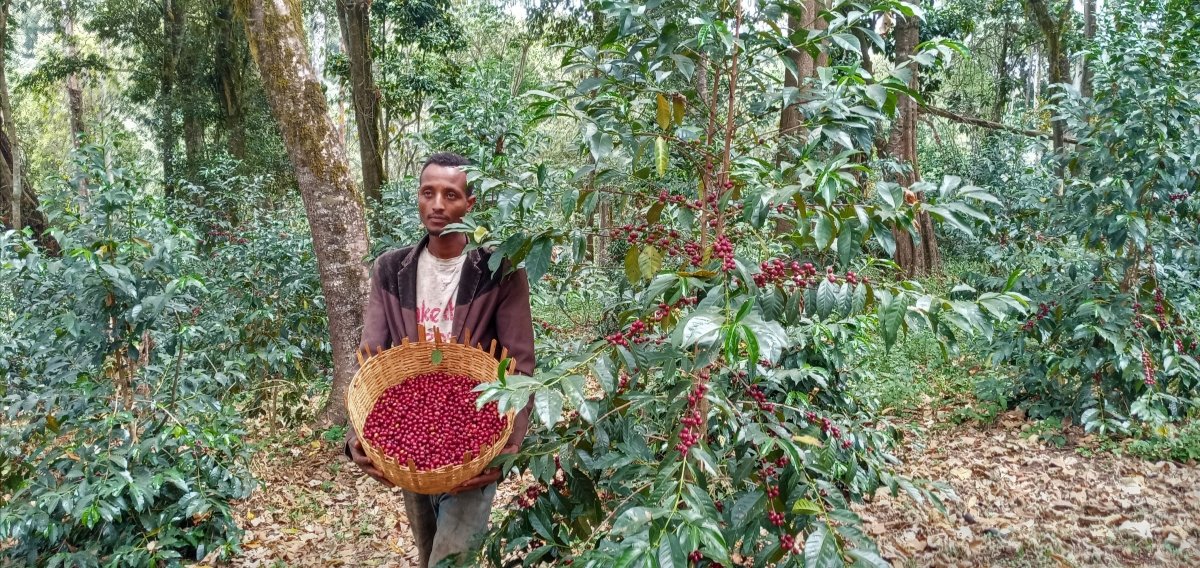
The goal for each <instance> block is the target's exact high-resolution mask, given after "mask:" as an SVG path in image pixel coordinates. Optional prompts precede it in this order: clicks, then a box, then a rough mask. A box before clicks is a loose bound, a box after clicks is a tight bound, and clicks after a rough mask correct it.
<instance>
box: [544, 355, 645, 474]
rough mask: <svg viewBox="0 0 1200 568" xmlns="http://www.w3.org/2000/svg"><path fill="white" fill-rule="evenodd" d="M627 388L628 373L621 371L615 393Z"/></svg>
mask: <svg viewBox="0 0 1200 568" xmlns="http://www.w3.org/2000/svg"><path fill="white" fill-rule="evenodd" d="M627 388H629V373H626V372H625V371H621V377H620V378H619V379H618V380H617V392H624V391H625V389H627ZM554 459H555V462H556V463H557V460H558V458H557V457H555V458H554Z"/></svg>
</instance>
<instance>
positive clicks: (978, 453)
mask: <svg viewBox="0 0 1200 568" xmlns="http://www.w3.org/2000/svg"><path fill="white" fill-rule="evenodd" d="M1023 424H1027V423H1026V422H1024V420H1023V419H1021V418H1020V417H1016V418H1013V417H1006V419H1005V420H1002V421H1001V423H1000V425H999V426H998V427H995V428H992V429H986V430H978V429H974V428H972V427H970V426H965V425H964V426H957V427H953V428H949V429H943V430H940V431H931V430H926V431H925V432H926V434H923V435H919V436H918V437H917V438H916V439H913V440H910V441H909V442H908V443H907V444H906V445H905V447H904V448H903V449H902V450H901V451H900V452H899V457H900V458H901V459H902V460H903V462H904V463H903V465H901V466H899V467H898V468H897V473H899V474H901V475H905V476H908V477H914V478H922V479H929V480H933V481H936V482H941V483H944V484H945V485H946V486H948V487H949V488H950V489H951V490H952V493H953V496H951V498H950V499H947V500H946V502H945V509H946V514H945V515H943V514H942V513H940V512H939V511H937V510H936V509H933V508H929V507H926V508H921V507H920V506H918V505H916V504H915V503H913V502H912V500H911V499H908V498H907V497H906V496H905V495H903V494H901V495H899V496H897V497H893V496H891V495H890V494H889V493H888V491H887V489H886V488H885V489H881V490H880V491H878V492H877V493H876V495H875V497H874V498H873V499H872V500H871V501H870V502H867V503H864V504H860V505H856V506H855V509H856V511H857V512H858V513H859V514H860V515H861V516H862V518H863V520H864V522H865V526H866V529H867V531H868V532H869V533H870V534H871V535H872V536H873V537H875V538H876V539H877V540H878V543H879V547H880V551H881V552H882V553H883V556H884V557H885V558H886V559H888V560H889V561H891V562H892V563H893V564H894V565H895V566H1046V567H1064V566H1172V567H1173V566H1180V567H1183V566H1189V567H1191V566H1200V467H1197V466H1196V465H1195V464H1190V465H1188V464H1178V463H1174V462H1157V463H1155V462H1148V461H1144V460H1141V459H1138V458H1135V457H1129V456H1122V455H1116V454H1114V453H1112V452H1107V451H1105V452H1098V453H1095V454H1094V455H1093V456H1091V457H1083V456H1082V455H1079V453H1078V452H1076V451H1075V450H1074V449H1072V448H1057V447H1054V446H1051V445H1048V444H1046V443H1044V442H1042V441H1040V440H1039V439H1038V436H1037V435H1036V434H1034V435H1029V434H1028V433H1027V432H1026V433H1023V432H1022V431H1021V430H1020V426H1021V425H1023ZM1080 441H1081V442H1083V443H1084V444H1086V443H1088V442H1089V440H1088V439H1087V438H1084V439H1083V440H1080Z"/></svg>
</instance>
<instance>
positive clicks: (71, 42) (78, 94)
mask: <svg viewBox="0 0 1200 568" xmlns="http://www.w3.org/2000/svg"><path fill="white" fill-rule="evenodd" d="M62 39H63V56H64V57H66V59H67V61H72V62H74V61H75V60H76V59H77V58H78V50H77V49H76V48H75V6H74V5H73V3H72V2H71V0H62ZM66 86H67V107H68V108H69V110H70V111H71V112H70V114H71V141H72V143H74V144H75V147H76V148H78V147H79V144H80V142H82V140H83V136H84V134H86V132H87V130H86V129H85V127H84V121H83V86H82V85H80V83H79V72H78V71H74V70H72V71H71V72H70V73H68V74H67V85H66Z"/></svg>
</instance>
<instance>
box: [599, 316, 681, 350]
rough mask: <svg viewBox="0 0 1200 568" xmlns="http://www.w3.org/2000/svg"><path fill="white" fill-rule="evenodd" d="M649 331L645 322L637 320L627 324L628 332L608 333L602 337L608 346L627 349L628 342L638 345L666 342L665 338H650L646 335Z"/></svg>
mask: <svg viewBox="0 0 1200 568" xmlns="http://www.w3.org/2000/svg"><path fill="white" fill-rule="evenodd" d="M649 330H650V326H649V325H647V324H646V322H644V321H642V320H640V319H638V320H633V323H631V324H629V329H628V330H626V331H623V332H622V331H617V332H613V333H610V334H608V335H606V336H604V339H605V341H608V343H609V344H610V345H619V346H621V347H629V341H630V340H632V341H633V342H634V343H636V344H639V345H640V344H642V343H649V342H651V341H653V342H654V343H656V344H659V345H662V344H663V343H664V342H665V341H666V338H665V337H658V338H652V337H650V336H648V335H646V332H647V331H649Z"/></svg>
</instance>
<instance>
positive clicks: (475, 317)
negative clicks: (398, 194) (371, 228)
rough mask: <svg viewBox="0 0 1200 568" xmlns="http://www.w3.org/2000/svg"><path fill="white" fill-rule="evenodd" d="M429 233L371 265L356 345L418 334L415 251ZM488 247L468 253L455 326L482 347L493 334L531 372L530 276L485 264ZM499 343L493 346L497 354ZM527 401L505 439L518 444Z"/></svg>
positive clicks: (373, 345) (520, 369)
mask: <svg viewBox="0 0 1200 568" xmlns="http://www.w3.org/2000/svg"><path fill="white" fill-rule="evenodd" d="M428 243H429V237H428V236H426V237H425V238H423V239H421V242H419V243H417V244H416V245H415V246H410V247H405V248H401V249H396V250H392V251H388V252H386V253H383V254H382V255H381V256H380V257H379V258H377V259H375V265H374V267H372V269H371V294H370V296H369V299H368V301H367V311H366V313H365V314H364V318H363V319H364V322H363V332H362V341H361V342H360V343H359V347H360V348H368V349H370V350H371V351H374V350H376V349H378V348H383V349H387V348H388V347H391V346H393V345H397V344H399V343H400V342H401V340H403V339H404V338H406V337H407V338H408V339H409V340H410V341H411V340H415V339H417V310H416V305H417V257H418V256H420V253H421V251H422V250H423V249H424V248H425V245H426V244H428ZM489 258H491V252H490V251H487V250H484V249H475V250H472V251H471V252H469V253H467V258H466V260H465V261H464V262H463V267H462V275H461V276H460V277H459V284H458V296H457V297H456V298H455V301H454V331H453V335H454V336H455V337H459V336H461V334H462V330H464V329H469V330H470V331H471V342H472V343H479V344H482V345H484V346H485V347H486V346H487V345H489V344H490V343H491V341H492V340H493V339H495V340H496V343H497V344H498V345H499V346H500V347H504V348H506V349H508V355H509V357H512V358H513V360H514V362H515V363H516V373H517V374H521V375H529V376H532V375H533V368H534V360H533V318H532V316H531V315H530V313H529V281H528V280H527V279H526V277H525V271H524V270H523V269H519V270H517V271H515V272H512V273H509V274H505V273H506V272H507V271H508V270H509V266H510V265H509V263H508V261H505V262H504V263H503V264H502V265H501V266H500V270H499V271H497V272H496V274H494V275H493V274H492V271H491V270H490V269H489V268H488V259H489ZM499 354H500V349H499V347H498V348H497V349H496V355H497V356H499ZM529 410H530V408H529V406H528V405H527V406H526V407H525V408H524V409H523V410H521V412H519V413H517V416H516V419H515V420H513V433H512V436H511V437H509V439H508V441H509V443H510V444H513V443H517V444H519V443H520V442H521V440H523V439H524V438H525V432H526V431H527V430H528V429H529Z"/></svg>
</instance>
